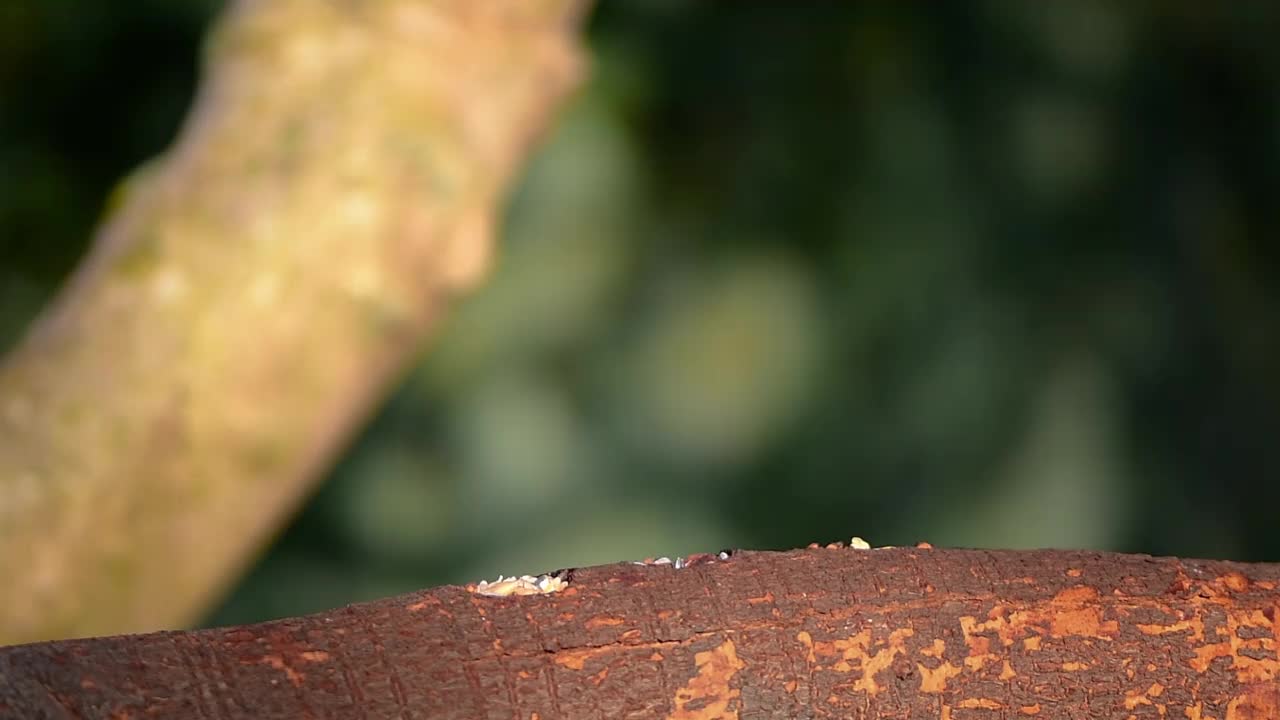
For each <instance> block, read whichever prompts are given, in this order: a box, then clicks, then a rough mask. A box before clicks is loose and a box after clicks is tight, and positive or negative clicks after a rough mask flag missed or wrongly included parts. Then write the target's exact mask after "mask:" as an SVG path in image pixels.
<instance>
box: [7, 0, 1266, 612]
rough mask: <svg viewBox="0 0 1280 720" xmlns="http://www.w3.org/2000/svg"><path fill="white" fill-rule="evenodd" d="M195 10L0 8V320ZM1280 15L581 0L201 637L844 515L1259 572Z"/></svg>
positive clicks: (297, 366)
mask: <svg viewBox="0 0 1280 720" xmlns="http://www.w3.org/2000/svg"><path fill="white" fill-rule="evenodd" d="M459 2H460V4H469V3H462V0H459ZM217 5H219V3H215V2H212V1H211V0H186V1H185V2H180V1H175V0H167V1H165V2H159V1H157V0H127V1H125V0H120V1H119V2H114V3H111V4H110V6H108V5H106V4H85V3H75V2H71V1H70V0H60V1H59V0H48V1H46V0H18V1H17V2H10V3H6V4H5V6H4V8H3V9H0V12H3V13H5V14H6V15H5V17H4V21H3V22H0V33H3V36H0V105H2V106H3V107H4V109H5V112H3V113H0V163H2V167H3V169H4V172H3V173H0V338H4V339H5V340H7V341H8V342H13V338H16V337H17V334H18V332H19V328H21V327H22V326H23V325H24V324H25V323H26V322H28V321H29V319H30V318H31V317H32V315H33V314H34V313H35V311H36V308H37V307H38V306H39V305H40V304H41V303H42V302H43V301H44V300H45V299H46V298H48V297H49V296H50V294H51V293H52V291H53V288H54V287H56V286H57V285H58V283H59V282H61V280H62V278H63V277H65V275H66V274H67V273H68V272H69V271H70V268H72V267H73V266H74V265H75V263H76V262H77V261H78V260H79V258H80V255H81V253H82V252H83V250H84V238H85V237H87V236H88V231H89V227H90V226H91V224H92V222H93V219H94V215H95V213H97V212H98V211H99V209H100V207H101V206H100V203H101V198H103V197H105V196H106V195H107V191H108V190H109V188H110V186H111V182H112V181H113V179H114V178H117V177H119V176H120V175H122V174H123V173H124V172H125V170H126V169H127V168H130V167H133V166H136V165H137V164H138V163H139V162H140V161H141V160H142V159H144V158H146V157H147V156H149V155H152V154H154V153H156V152H157V151H158V150H159V149H161V148H163V147H164V146H165V145H166V144H167V143H168V142H169V141H170V139H171V137H172V133H173V132H174V129H175V128H176V126H177V123H178V119H179V118H180V117H181V112H182V108H183V107H184V106H185V104H186V103H187V101H188V99H189V94H190V92H191V89H192V88H193V87H194V74H193V71H192V69H191V65H192V59H193V58H194V56H195V47H196V45H197V42H198V38H199V37H200V36H201V33H203V32H204V29H205V23H207V22H208V20H209V17H210V16H211V15H212V13H213V10H214V9H215V7H216V6H217ZM316 5H317V6H323V7H325V8H329V11H331V12H354V11H355V10H354V9H355V8H360V7H365V6H375V5H377V3H364V4H361V3H338V2H327V3H316ZM520 5H521V6H522V7H523V6H524V5H525V4H524V3H521V4H520ZM340 8H341V10H339V9H340ZM1277 20H1280V6H1277V5H1276V4H1275V3H1254V2H1244V3H1230V4H1225V3H1224V4H1220V5H1212V6H1210V5H1206V4H1203V3H1201V4H1188V3H1147V4H1129V5H1123V6H1122V5H1118V4H1115V3H1105V2H1096V1H1093V0H1080V1H1079V2H1072V3H1060V4H1045V5H1039V4H1032V3H1025V2H1021V1H1020V0H989V1H986V2H980V3H977V4H969V5H951V4H914V5H905V4H904V5H891V4H854V3H804V4H800V3H759V2H733V3H710V2H683V1H680V0H654V1H652V2H631V1H628V0H604V1H603V2H601V3H600V4H599V5H598V7H597V8H596V9H595V11H594V13H593V14H592V16H591V17H590V19H589V22H588V24H587V29H586V41H587V42H588V43H589V46H590V50H591V54H592V57H593V60H592V67H593V70H592V73H591V77H590V79H589V81H588V82H587V83H586V85H585V86H584V92H582V93H581V94H579V95H578V96H576V97H575V99H574V100H573V101H572V103H571V105H570V106H569V108H568V111H567V112H566V113H565V114H564V115H563V116H561V117H560V118H559V119H558V122H557V124H556V128H555V132H554V134H553V136H552V137H551V139H550V142H549V143H547V144H546V145H545V146H544V147H542V148H541V149H540V150H539V152H538V153H537V155H536V157H535V159H534V161H533V162H532V164H531V165H530V166H529V167H528V168H527V170H526V172H524V173H523V175H522V178H521V180H520V185H519V188H518V190H517V192H516V193H515V194H514V196H513V197H512V200H511V202H510V203H508V205H507V207H506V216H505V221H504V223H503V226H502V227H501V228H500V233H499V234H500V236H501V238H502V249H501V252H500V253H499V254H498V255H496V257H495V261H496V262H495V265H494V268H493V269H494V272H493V274H492V276H491V277H490V279H489V280H488V281H487V282H486V284H485V287H484V288H483V289H482V290H481V291H480V292H478V293H477V294H475V295H474V296H473V297H470V298H469V299H468V300H467V301H466V302H464V303H463V304H462V305H461V306H460V307H459V311H458V312H457V313H456V314H451V316H450V318H449V319H448V321H447V322H446V323H445V324H444V326H443V327H442V328H441V329H442V333H441V335H440V336H439V337H438V338H437V339H436V340H434V341H433V345H432V352H431V353H430V354H429V355H428V356H426V357H425V358H424V359H423V360H422V362H420V363H419V364H417V365H416V366H415V367H414V368H413V369H412V371H411V373H410V375H409V376H408V377H407V379H406V380H405V382H404V383H403V384H402V385H401V386H400V388H399V390H398V392H396V393H395V395H394V396H393V397H392V398H391V399H390V401H389V402H387V403H386V404H385V405H383V406H382V408H381V410H380V411H379V412H378V413H377V415H376V417H374V419H373V420H372V422H371V423H369V424H368V425H367V426H365V429H364V430H363V432H362V433H361V434H360V436H359V439H358V441H357V442H356V443H355V444H354V446H353V447H352V448H351V449H350V450H349V451H348V452H346V453H345V454H344V455H343V456H342V457H341V459H340V460H339V461H338V462H337V463H336V464H335V465H334V466H333V467H332V468H331V469H330V470H329V471H328V473H327V476H326V477H325V479H324V481H323V483H322V485H321V486H320V491H319V493H318V494H317V495H316V496H315V497H314V498H312V499H311V500H310V502H308V503H307V504H306V505H305V507H304V508H303V509H302V510H301V512H300V513H299V514H298V515H297V516H296V517H295V518H294V519H293V520H292V521H291V523H290V524H289V526H288V528H287V530H285V531H284V532H283V534H282V535H281V536H280V537H279V538H278V539H277V541H276V542H275V544H274V545H273V546H272V547H271V549H270V551H269V552H268V553H267V554H266V555H265V556H264V557H263V558H262V560H261V562H259V563H258V564H257V565H256V566H255V567H254V569H253V570H252V572H250V573H249V575H248V576H247V577H245V578H244V579H243V580H242V581H241V582H240V583H239V584H238V585H237V586H236V587H235V589H234V590H233V591H231V593H230V595H229V596H228V597H227V599H226V601H225V603H224V604H223V605H222V606H221V608H220V609H219V610H217V611H216V612H214V613H212V614H211V615H209V616H206V617H205V618H204V619H203V622H205V623H232V622H248V621H254V620H261V619H264V618H268V617H276V616H283V615H293V614H298V613H301V612H306V611H309V610H318V609H321V608H327V607H333V606H336V605H340V604H342V603H345V602H351V601H354V600H359V599H368V598H373V597H379V596H385V595H390V594H393V593H397V592H403V591H407V590H411V589H415V588H420V587H424V586H428V585H436V584H441V583H451V582H466V581H468V580H477V579H479V578H481V577H489V578H492V577H494V576H496V575H497V574H498V573H500V572H501V573H504V574H508V575H510V574H513V573H516V574H519V573H524V572H539V571H545V570H551V569H554V568H558V567H566V566H572V565H588V564H594V563H600V562H609V561H614V560H618V559H624V558H640V557H644V556H647V555H663V554H669V555H677V554H687V553H690V552H696V551H705V550H717V549H719V548H721V547H733V546H736V547H757V548H761V547H773V548H783V547H796V546H804V545H805V544H807V543H808V542H810V541H814V540H821V541H827V540H831V539H846V540H847V539H848V537H849V536H850V535H853V534H858V535H862V536H864V537H866V538H867V539H869V540H870V541H872V543H873V544H877V545H879V544H895V545H903V544H911V543H913V542H915V541H916V540H920V539H925V540H929V541H931V542H933V543H934V544H935V545H940V546H941V545H969V546H991V547H1012V548H1025V547H1039V546H1058V547H1081V548H1099V549H1113V550H1123V551H1133V552H1150V553H1155V554H1175V555H1180V556H1187V557H1195V556H1201V557H1221V558H1234V559H1239V560H1255V561H1257V560H1275V559H1276V558H1280V533H1277V532H1276V524H1275V521H1274V516H1275V512H1274V508H1275V507H1277V506H1278V505H1280V482H1277V481H1276V477H1277V466H1278V464H1280V463H1278V461H1280V454H1278V451H1277V449H1276V448H1277V447H1278V444H1277V442H1276V438H1277V435H1278V434H1277V431H1278V430H1280V372H1278V371H1277V369H1278V368H1280V326H1278V325H1277V323H1276V322H1275V321H1274V320H1273V318H1274V317H1276V316H1277V311H1278V310H1280V286H1278V284H1277V268H1278V267H1280V262H1277V260H1280V257H1278V256H1277V252H1278V251H1277V248H1280V245H1277V244H1276V243H1275V242H1273V241H1272V238H1274V237H1276V236H1277V235H1278V234H1280V228H1277V216H1276V214H1275V211H1274V203H1275V197H1276V192H1277V187H1280V178H1278V177H1277V168H1280V95H1278V94H1277V93H1276V88H1277V87H1280V77H1277V75H1278V74H1280V70H1278V68H1280V57H1278V55H1280V44H1277V43H1275V42H1274V37H1273V36H1274V32H1273V28H1274V27H1275V23H1276V22H1277ZM215 37H216V35H215ZM210 47H211V51H213V52H216V51H217V50H216V49H217V47H218V43H217V42H216V41H215V42H213V43H211V45H210ZM468 67H469V66H467V65H466V64H465V63H460V62H450V63H449V66H448V68H447V72H446V73H445V74H446V75H447V76H449V75H459V76H461V75H463V74H465V73H466V72H468ZM382 70H383V69H380V68H370V71H371V72H373V74H374V75H375V77H376V76H377V73H378V72H381V71H382ZM445 79H448V78H447V77H446V78H445ZM424 81H425V74H424ZM441 81H443V80H441ZM263 82H268V80H265V79H264V80H263ZM368 92H371V91H370V90H365V89H362V88H361V81H359V80H358V79H357V78H355V77H351V78H350V79H349V81H347V82H342V83H340V82H334V83H329V84H326V85H325V86H324V92H323V93H321V96H320V99H319V100H317V101H316V102H317V103H318V105H317V107H319V108H321V114H322V115H323V114H328V113H333V112H337V109H338V108H343V107H349V106H352V107H361V105H360V104H359V100H358V98H359V97H367V93H368ZM476 92H477V94H478V95H479V96H481V97H485V96H487V92H486V91H484V88H483V87H477V88H476ZM86 108H89V109H90V110H91V111H90V112H87V111H86ZM348 112H353V110H350V109H349V110H348ZM370 112H372V110H371V111H370ZM486 117H487V118H488V119H491V120H493V121H495V122H497V121H502V120H504V119H505V115H503V114H502V113H500V112H499V113H497V114H495V115H493V116H491V117H490V116H486ZM251 127H258V126H257V125H253V126H251ZM254 132H256V131H254ZM254 132H251V133H249V135H248V137H247V138H246V139H252V138H254V137H256V135H255V134H254ZM287 137H288V136H281V137H279V138H276V139H274V140H271V139H262V138H259V139H258V140H255V142H259V143H261V145H260V146H259V147H260V151H261V153H262V154H261V155H260V156H259V157H265V158H268V159H270V158H278V157H279V155H278V153H284V152H287V143H282V141H283V140H286V139H287ZM276 145H280V147H276ZM408 150H411V149H407V150H406V152H408ZM245 152H246V150H236V154H235V155H233V157H244V153H245ZM340 157H341V156H340V154H331V159H333V160H334V161H339V158H340ZM339 167H342V166H339ZM337 207H338V206H337V205H336V204H335V206H333V207H329V208H327V210H326V212H327V213H329V214H321V215H317V218H320V217H332V216H333V215H332V214H333V213H337V212H338V209H337ZM245 227H246V229H247V228H248V227H249V226H247V225H246V226H245ZM224 241H225V240H224ZM220 242H223V241H220ZM205 245H206V251H208V252H213V251H216V249H217V248H218V247H219V245H218V244H217V243H206V244H205ZM317 257H319V256H317ZM328 257H329V258H330V262H328V263H321V262H320V261H319V259H317V266H316V267H315V268H314V269H313V270H308V271H306V273H309V272H316V273H320V274H322V275H323V276H325V277H336V276H339V275H341V274H342V273H343V272H344V270H345V269H344V268H343V267H340V266H342V265H350V263H349V262H347V260H346V259H345V258H344V257H343V256H342V255H339V254H334V253H330V254H329V255H328ZM329 264H332V265H334V267H327V266H326V265H329ZM306 273H302V274H303V275H305V274H306ZM234 282H238V281H234ZM234 282H229V284H232V285H234ZM424 288H425V286H424ZM424 292H425V289H424ZM307 302H309V303H310V302H313V301H307ZM291 307H292V306H291ZM313 307H314V305H313ZM294 312H298V313H304V312H307V310H306V309H305V308H303V307H302V306H301V305H299V306H297V307H296V308H294ZM330 314H332V312H331V311H329V310H323V311H319V310H313V311H310V312H309V314H308V315H307V317H306V323H327V322H330V318H329V317H328V316H329V315H330ZM338 317H339V318H341V317H343V316H342V315H341V314H339V316H338ZM239 321H241V322H244V320H243V319H240V320H239ZM255 321H257V319H256V318H255ZM283 321H284V319H281V322H283ZM272 322H274V321H272ZM298 322H299V323H301V322H302V321H301V320H299V321H298ZM126 327H127V326H126ZM161 337H164V336H163V334H162V335H161ZM268 340H270V338H266V337H261V336H259V337H246V338H243V339H241V340H239V342H242V343H250V344H255V345H258V346H260V347H262V348H264V349H274V345H272V344H271V343H269V342H267V341H268ZM0 342H3V341H0ZM345 352H346V349H345V348H344V349H343V350H341V351H335V350H334V349H333V346H330V347H326V348H325V349H324V350H320V349H319V346H316V349H313V350H309V351H307V353H306V354H305V356H304V355H299V356H298V357H296V358H295V360H294V361H293V363H292V364H291V365H290V366H289V367H290V368H291V369H292V370H294V371H296V372H298V373H302V374H310V373H312V372H316V373H319V372H321V371H320V370H313V369H311V366H312V364H313V363H314V364H316V365H317V366H318V367H321V368H322V367H324V366H325V364H326V363H331V362H335V361H337V360H339V359H340V358H341V357H342V356H343V353H345ZM335 355H337V356H338V357H337V358H335ZM101 364H102V366H103V367H105V368H107V369H100V370H96V371H95V372H96V373H97V374H96V375H90V376H89V377H88V378H87V379H75V378H72V379H71V380H69V381H68V382H71V383H72V384H74V383H91V382H92V381H93V378H94V377H102V374H103V373H107V372H110V370H109V364H107V363H106V361H102V363H101ZM219 382H220V383H222V385H220V387H228V388H234V387H235V386H236V384H243V383H244V382H245V380H244V379H241V378H238V377H235V376H231V377H228V378H226V379H225V380H219ZM253 387H261V383H259V384H258V385H254V386H253ZM334 392H336V391H334ZM326 397H330V396H328V395H326ZM268 405H269V404H262V405H261V407H260V408H259V409H260V411H261V412H262V413H263V416H262V418H263V419H262V420H261V422H263V423H264V426H263V428H264V429H265V430H266V431H268V436H269V435H270V433H273V432H277V429H276V428H274V427H273V426H272V425H271V424H270V422H269V421H270V420H271V419H272V417H273V413H274V412H275V410H274V409H273V408H270V407H268ZM285 419H287V416H282V417H281V421H284V420H285ZM255 432H256V430H255ZM156 442H160V441H156ZM165 442H167V441H165ZM220 462H221V461H220ZM201 472H205V470H203V469H202V470H201ZM93 502H97V500H93ZM245 502H248V501H247V500H246V501H245ZM6 517H8V516H6ZM5 522H9V520H5ZM3 532H4V530H3V529H0V533H3ZM192 532H193V533H194V532H195V531H194V530H193V531H192ZM193 536H194V535H193ZM222 541H223V540H222V538H221V537H220V536H217V535H214V536H212V537H204V538H201V539H200V541H199V542H200V544H201V546H204V545H216V544H217V543H219V542H222ZM197 549H198V547H197ZM186 552H194V551H191V550H188V551H186ZM184 557H185V555H184ZM25 562H28V563H30V564H31V567H26V566H23V567H22V568H21V569H22V570H23V572H26V573H34V572H35V568H36V567H38V561H36V560H27V561H25ZM184 562H185V561H184ZM12 587H14V586H13V585H9V586H8V587H7V588H5V589H3V590H0V592H3V593H9V594H15V593H18V592H19V591H15V590H11V589H9V588H12ZM26 597H27V595H25V594H21V595H19V600H23V599H24V598H26ZM24 601H25V600H24ZM11 604H12V603H11V601H10V599H9V595H5V596H3V599H0V607H9V606H11Z"/></svg>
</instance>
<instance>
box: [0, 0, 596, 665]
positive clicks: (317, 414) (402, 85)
mask: <svg viewBox="0 0 1280 720" xmlns="http://www.w3.org/2000/svg"><path fill="white" fill-rule="evenodd" d="M585 4H586V3H585V2H584V1H583V0H485V1H484V2H481V1H479V0H442V1H441V0H437V1H433V2H426V1H425V0H385V1H383V2H374V3H350V2H348V3H337V2H315V1H314V0H239V2H237V3H235V4H234V6H233V9H232V10H231V11H230V12H229V14H228V16H227V17H226V18H224V19H223V21H222V22H221V24H220V25H219V26H218V27H217V28H216V29H215V31H214V32H213V34H212V36H211V37H210V39H209V42H208V44H207V47H206V63H205V64H206V67H207V68H208V72H207V76H206V78H205V82H204V84H203V85H202V87H201V91H200V95H199V98H198V100H197V102H196V105H195V108H194V110H193V112H192V114H191V116H190V118H189V120H188V122H187V124H186V127H185V128H184V129H183V131H182V133H181V135H180V137H179V139H178V141H177V143H176V145H175V147H174V148H173V149H172V150H171V151H170V152H168V153H166V155H165V156H164V157H162V158H161V159H160V160H158V161H157V162H155V163H153V164H152V165H151V166H150V167H149V168H148V169H146V170H144V171H142V172H140V173H138V174H137V175H136V176H135V177H134V178H133V179H131V180H130V181H129V182H127V183H126V184H125V185H124V186H123V188H124V189H123V190H121V191H120V192H118V193H117V195H118V197H117V198H116V209H115V211H114V213H113V216H112V217H111V219H110V220H109V222H107V223H106V224H105V226H104V227H103V229H102V230H101V233H100V235H99V237H98V238H97V242H96V243H95V246H94V249H93V252H92V254H91V256H90V257H89V258H88V259H87V260H86V261H85V262H84V264H83V265H82V267H81V268H80V270H79V271H78V272H77V274H76V276H75V277H74V278H73V280H72V281H71V283H70V284H69V286H68V287H67V288H66V289H65V290H64V292H63V293H62V295H61V296H60V298H59V299H58V301H57V302H56V303H55V304H54V306H53V307H51V308H50V309H49V310H48V312H46V313H45V314H44V315H43V316H42V317H41V318H39V320H38V321H37V322H36V324H35V325H34V326H33V328H32V330H31V331H30V333H29V334H28V336H27V337H26V338H25V339H24V341H23V342H22V343H21V345H20V346H19V347H18V348H17V349H16V350H15V351H14V352H13V354H12V355H11V356H10V357H8V358H7V360H6V362H5V364H4V365H3V366H2V367H0V578H3V582H2V583H0V593H2V595H0V642H19V641H29V640H36V639H43V638H50V637H67V636H75V635H83V634H94V633H105V632H122V631H136V630H145V629H154V628H157V627H172V626H174V625H180V624H185V623H188V622H191V621H192V620H193V619H195V618H197V617H199V614H200V613H201V612H202V611H203V610H204V608H205V607H206V606H207V605H208V604H209V602H210V601H211V600H212V599H214V598H216V597H217V595H218V594H219V593H220V592H221V591H222V589H223V588H224V586H225V585H226V583H227V582H228V581H229V580H230V579H232V578H234V577H235V576H236V575H237V574H238V573H239V571H240V570H241V569H242V567H243V566H244V565H245V564H246V563H247V561H248V559H249V558H250V557H251V555H252V553H253V552H254V551H255V550H256V549H257V548H258V547H259V546H260V545H261V544H262V542H263V541H264V540H265V539H266V538H267V537H268V536H269V535H270V533H272V532H273V531H274V529H275V528H276V527H278V525H279V523H280V522H281V520H282V518H283V517H284V516H285V515H286V514H287V513H289V512H290V511H291V510H292V509H293V508H294V507H296V505H297V504H298V503H299V501H300V499H301V497H302V496H303V495H304V493H305V492H306V490H307V489H309V487H310V486H311V484H312V481H313V480H314V479H315V477H316V475H317V474H318V472H319V471H321V470H322V469H323V468H325V467H326V466H327V465H328V464H329V461H330V460H331V458H332V457H333V455H334V454H335V452H336V451H337V449H338V448H339V447H340V446H341V444H342V443H343V441H344V440H345V438H346V437H347V436H348V435H349V433H350V431H351V429H352V428H353V427H356V426H358V424H359V423H360V422H361V421H362V420H363V418H364V416H365V415H366V414H367V411H368V410H369V408H370V407H371V406H372V405H373V404H374V403H376V401H377V400H378V399H379V398H380V397H381V396H382V395H383V394H384V392H385V391H386V389H387V387H388V385H389V383H390V381H391V380H392V379H393V378H394V376H395V375H396V374H397V372H398V371H399V370H400V368H402V367H403V366H404V365H405V363H406V362H407V360H408V359H409V358H410V357H411V354H412V352H413V351H414V349H415V348H416V347H417V346H418V345H419V344H420V342H421V340H422V339H423V338H424V336H425V334H426V332H427V330H428V329H429V328H430V327H431V326H432V325H433V324H434V323H435V322H436V321H437V319H438V317H439V315H440V313H441V311H442V309H443V308H444V305H445V303H446V302H447V301H448V300H449V299H451V298H452V297H453V296H454V295H455V294H456V293H457V292H458V291H460V290H461V289H464V288H466V287H467V286H470V285H472V284H474V283H475V282H476V281H477V280H478V279H479V277H480V276H481V275H482V273H483V272H484V270H485V268H486V265H487V259H488V256H489V253H490V236H491V235H492V226H493V225H494V223H495V218H496V215H497V212H498V204H499V202H500V200H501V195H502V191H503V188H504V187H505V185H506V184H507V182H508V180H509V179H510V178H511V176H512V174H513V172H514V171H515V169H516V167H517V165H518V163H519V162H520V160H521V159H522V158H523V157H524V155H525V154H526V151H527V148H528V145H529V142H530V140H531V139H532V138H533V137H534V136H535V135H536V134H537V133H538V132H539V131H540V130H541V129H542V128H543V127H545V126H546V124H547V121H548V117H549V115H550V112H551V110H552V109H553V108H554V107H555V106H556V105H557V104H558V102H559V100H560V99H561V98H563V96H564V95H565V94H566V93H567V92H568V90H569V89H570V88H571V87H572V86H573V85H574V84H575V83H576V80H577V77H578V75H579V74H580V73H579V62H578V53H577V45H576V31H577V28H576V25H577V23H576V18H577V14H578V13H579V12H581V9H582V7H583V6H584V5H585Z"/></svg>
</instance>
